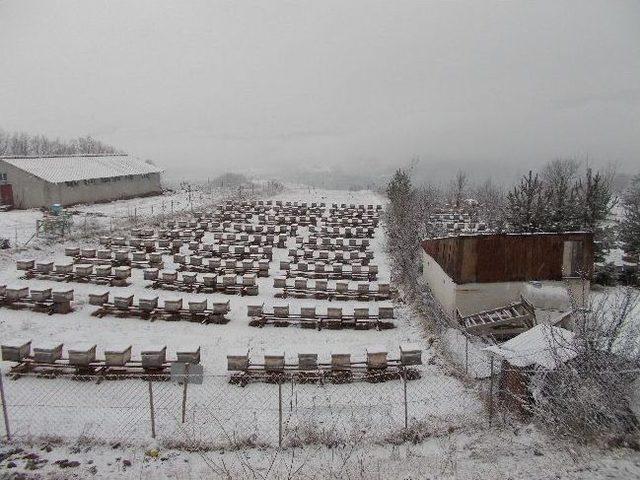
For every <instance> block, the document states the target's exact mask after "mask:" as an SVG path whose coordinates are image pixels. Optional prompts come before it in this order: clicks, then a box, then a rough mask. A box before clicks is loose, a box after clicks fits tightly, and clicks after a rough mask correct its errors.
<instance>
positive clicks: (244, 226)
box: [221, 220, 298, 235]
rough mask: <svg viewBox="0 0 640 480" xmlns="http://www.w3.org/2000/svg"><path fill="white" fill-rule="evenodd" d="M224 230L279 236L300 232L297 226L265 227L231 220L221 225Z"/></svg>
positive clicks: (260, 224)
mask: <svg viewBox="0 0 640 480" xmlns="http://www.w3.org/2000/svg"><path fill="white" fill-rule="evenodd" d="M221 227H222V229H224V230H233V231H234V232H238V233H240V232H244V233H266V234H267V235H279V234H285V235H288V234H295V232H296V231H297V230H298V226H297V225H271V224H269V225H265V224H262V223H256V224H254V223H234V222H231V221H229V220H225V221H223V222H222V224H221Z"/></svg>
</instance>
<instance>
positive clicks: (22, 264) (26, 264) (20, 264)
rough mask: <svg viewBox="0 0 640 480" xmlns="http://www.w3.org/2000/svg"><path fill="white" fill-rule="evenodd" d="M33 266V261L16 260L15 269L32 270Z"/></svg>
mask: <svg viewBox="0 0 640 480" xmlns="http://www.w3.org/2000/svg"><path fill="white" fill-rule="evenodd" d="M34 265H35V260H17V261H16V268H17V269H18V270H32V269H33V267H34Z"/></svg>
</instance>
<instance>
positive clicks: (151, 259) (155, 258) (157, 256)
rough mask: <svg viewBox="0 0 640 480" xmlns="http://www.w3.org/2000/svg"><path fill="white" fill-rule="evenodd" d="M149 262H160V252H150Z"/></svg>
mask: <svg viewBox="0 0 640 480" xmlns="http://www.w3.org/2000/svg"><path fill="white" fill-rule="evenodd" d="M149 263H162V254H161V253H158V252H152V253H150V254H149Z"/></svg>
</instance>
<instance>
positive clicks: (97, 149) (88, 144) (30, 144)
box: [0, 129, 124, 156]
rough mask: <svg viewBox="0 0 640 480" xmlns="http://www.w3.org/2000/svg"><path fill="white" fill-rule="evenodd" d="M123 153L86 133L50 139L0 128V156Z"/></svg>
mask: <svg viewBox="0 0 640 480" xmlns="http://www.w3.org/2000/svg"><path fill="white" fill-rule="evenodd" d="M101 153H124V152H122V151H121V150H118V149H117V148H115V147H113V146H111V145H108V144H106V143H103V142H101V141H100V140H96V139H95V138H93V137H91V136H90V135H87V136H85V137H78V138H74V139H71V140H66V141H65V140H61V139H60V138H55V139H51V138H49V137H46V136H45V135H30V134H28V133H25V132H13V133H10V132H6V131H4V130H2V129H0V156H10V155H15V156H45V155H81V154H101Z"/></svg>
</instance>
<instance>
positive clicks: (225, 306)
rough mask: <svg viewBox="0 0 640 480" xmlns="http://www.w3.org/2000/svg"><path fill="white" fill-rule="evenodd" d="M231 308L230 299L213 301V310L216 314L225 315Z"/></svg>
mask: <svg viewBox="0 0 640 480" xmlns="http://www.w3.org/2000/svg"><path fill="white" fill-rule="evenodd" d="M230 310H231V307H230V303H229V300H227V301H226V302H212V303H211V311H212V312H213V313H215V314H216V315H224V314H226V313H229V311H230Z"/></svg>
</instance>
